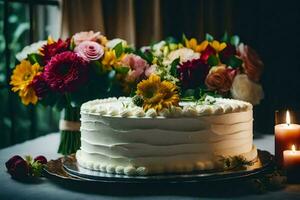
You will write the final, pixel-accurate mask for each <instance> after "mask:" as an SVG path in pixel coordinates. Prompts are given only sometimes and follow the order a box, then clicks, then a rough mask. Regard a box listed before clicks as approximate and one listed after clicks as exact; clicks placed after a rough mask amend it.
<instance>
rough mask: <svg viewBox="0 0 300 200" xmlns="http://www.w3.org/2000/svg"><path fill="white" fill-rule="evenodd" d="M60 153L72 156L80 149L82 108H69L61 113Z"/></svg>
mask: <svg viewBox="0 0 300 200" xmlns="http://www.w3.org/2000/svg"><path fill="white" fill-rule="evenodd" d="M59 130H60V144H59V148H58V153H61V154H63V155H70V154H72V153H75V152H76V151H77V150H78V149H79V148H80V107H72V106H68V107H66V108H64V109H63V110H62V112H61V119H60V122H59Z"/></svg>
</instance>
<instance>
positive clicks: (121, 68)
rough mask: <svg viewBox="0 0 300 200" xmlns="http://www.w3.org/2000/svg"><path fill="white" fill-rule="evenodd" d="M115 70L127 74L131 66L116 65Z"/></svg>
mask: <svg viewBox="0 0 300 200" xmlns="http://www.w3.org/2000/svg"><path fill="white" fill-rule="evenodd" d="M115 70H116V72H117V73H119V74H127V72H128V71H129V68H128V67H116V68H115Z"/></svg>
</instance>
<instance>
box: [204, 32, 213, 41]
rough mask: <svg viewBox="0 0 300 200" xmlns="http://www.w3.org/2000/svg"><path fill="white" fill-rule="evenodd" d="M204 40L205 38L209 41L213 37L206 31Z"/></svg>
mask: <svg viewBox="0 0 300 200" xmlns="http://www.w3.org/2000/svg"><path fill="white" fill-rule="evenodd" d="M205 40H207V41H209V42H212V41H213V40H214V37H213V36H212V35H211V34H209V33H206V35H205Z"/></svg>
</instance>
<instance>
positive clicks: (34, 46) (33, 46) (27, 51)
mask: <svg viewBox="0 0 300 200" xmlns="http://www.w3.org/2000/svg"><path fill="white" fill-rule="evenodd" d="M45 44H47V41H45V40H43V41H39V42H35V43H33V44H31V45H28V46H26V47H24V48H23V49H22V51H21V52H19V53H17V55H16V58H17V60H18V61H21V60H24V59H26V58H27V56H28V55H29V54H32V53H38V50H39V49H40V48H41V47H42V46H44V45H45Z"/></svg>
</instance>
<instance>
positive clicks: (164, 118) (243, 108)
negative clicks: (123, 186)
mask: <svg viewBox="0 0 300 200" xmlns="http://www.w3.org/2000/svg"><path fill="white" fill-rule="evenodd" d="M252 121H253V116H252V105H251V104H249V103H247V102H243V101H239V100H233V99H223V98H212V97H209V98H207V99H206V100H205V101H203V102H200V103H199V102H198V103H197V102H181V103H180V106H178V107H175V106H174V107H170V108H169V109H163V110H161V111H159V112H157V111H155V110H154V109H149V110H147V111H146V112H145V111H144V110H143V109H142V108H141V107H138V106H136V105H135V104H134V103H132V100H131V98H126V97H120V98H107V99H99V100H93V101H89V102H87V103H84V104H83V105H82V107H81V143H82V144H81V149H80V150H79V151H78V152H77V153H76V157H77V160H78V162H79V164H80V165H82V166H83V167H86V168H89V169H92V170H99V171H103V172H107V173H117V174H126V175H147V174H155V173H169V172H188V171H194V170H204V169H212V168H218V167H220V166H219V164H220V163H219V160H220V157H221V156H236V155H241V156H244V157H245V158H246V159H247V160H254V159H255V158H256V156H257V150H256V148H255V146H253V130H252V126H253V125H252Z"/></svg>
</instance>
